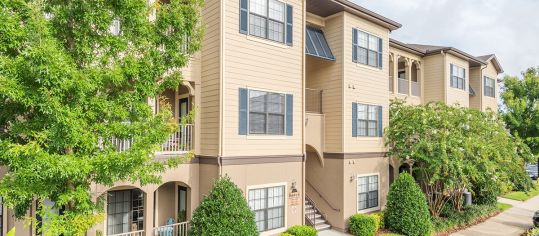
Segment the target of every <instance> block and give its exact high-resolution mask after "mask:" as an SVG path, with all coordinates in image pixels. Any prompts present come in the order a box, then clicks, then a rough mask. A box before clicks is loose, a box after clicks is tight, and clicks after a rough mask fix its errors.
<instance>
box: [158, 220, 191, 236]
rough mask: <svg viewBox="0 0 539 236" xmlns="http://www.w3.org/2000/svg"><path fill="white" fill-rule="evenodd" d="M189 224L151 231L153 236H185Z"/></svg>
mask: <svg viewBox="0 0 539 236" xmlns="http://www.w3.org/2000/svg"><path fill="white" fill-rule="evenodd" d="M187 231H189V222H182V223H176V224H171V225H165V226H160V227H156V228H154V229H153V235H154V236H187Z"/></svg>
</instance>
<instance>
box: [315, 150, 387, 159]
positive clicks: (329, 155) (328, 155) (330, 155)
mask: <svg viewBox="0 0 539 236" xmlns="http://www.w3.org/2000/svg"><path fill="white" fill-rule="evenodd" d="M385 156H386V152H347V153H342V152H324V158H325V159H359V158H373V157H385Z"/></svg>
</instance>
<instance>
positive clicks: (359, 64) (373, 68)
mask: <svg viewBox="0 0 539 236" xmlns="http://www.w3.org/2000/svg"><path fill="white" fill-rule="evenodd" d="M353 28H354V29H356V30H358V31H360V32H363V33H366V34H369V35H372V36H374V37H377V38H379V39H382V43H383V42H384V40H383V39H384V38H383V37H382V36H380V35H379V34H376V33H373V32H371V31H368V30H364V29H361V28H359V27H353ZM352 34H353V33H352ZM351 39H352V40H354V35H352V38H351ZM358 40H359V39H358ZM368 43H369V42H368V41H367V44H368ZM353 44H354V42H353V41H352V45H353ZM384 49H385V47H384V45H382V62H383V61H384V59H383V57H384V55H385V54H384V52H385V50H384ZM350 56H352V55H350ZM367 60H368V59H367ZM353 63H354V64H356V67H360V68H364V69H369V70H373V71H383V70H384V67H385V66H384V64H385V63H382V66H381V67H380V66H377V67H374V66H369V65H368V62H367V64H361V63H359V51H358V61H357V62H353ZM376 63H378V62H376Z"/></svg>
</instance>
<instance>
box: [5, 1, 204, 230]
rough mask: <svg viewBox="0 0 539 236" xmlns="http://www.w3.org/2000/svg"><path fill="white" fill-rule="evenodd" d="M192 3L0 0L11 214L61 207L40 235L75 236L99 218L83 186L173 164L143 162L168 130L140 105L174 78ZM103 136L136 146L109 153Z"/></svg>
mask: <svg viewBox="0 0 539 236" xmlns="http://www.w3.org/2000/svg"><path fill="white" fill-rule="evenodd" d="M164 2H167V3H166V4H165V3H164ZM202 4H203V1H202V0H181V1H180V0H171V1H162V2H161V1H155V2H154V3H152V4H148V1H147V0H113V1H102V0H74V1H62V0H48V1H33V0H0V21H1V22H2V24H0V111H2V112H0V165H2V166H6V167H7V168H8V173H7V175H6V176H4V177H3V178H2V179H1V180H0V195H1V196H2V197H3V198H4V203H5V204H6V205H7V206H8V207H12V208H14V209H15V211H16V216H17V217H23V216H24V214H25V213H26V212H27V210H28V209H29V208H30V207H31V203H32V201H33V200H35V199H37V200H38V202H40V204H41V202H42V200H43V199H50V200H51V201H54V202H55V204H56V205H55V208H60V207H65V211H64V214H63V215H61V216H58V215H55V216H51V217H47V222H46V224H45V225H44V226H43V227H44V229H46V232H47V234H50V235H60V234H64V235H83V234H84V232H85V231H86V230H87V229H88V228H89V227H91V226H92V225H94V224H95V223H96V222H98V221H100V220H101V219H102V210H103V208H102V205H100V202H99V201H95V200H94V199H95V196H92V195H91V185H93V184H101V185H107V186H110V185H112V184H113V183H115V182H117V181H120V180H126V181H132V182H140V183H141V184H148V183H157V182H159V181H160V178H159V173H160V172H162V171H164V170H165V169H166V168H168V167H171V166H177V165H178V164H180V163H181V161H182V160H181V159H180V158H172V159H170V160H169V161H168V162H166V163H159V162H155V161H153V160H152V156H153V155H152V154H153V152H154V151H155V150H156V149H157V148H158V146H159V144H160V143H162V142H163V141H165V140H166V139H167V138H168V137H169V135H170V134H171V132H173V130H175V128H176V127H175V126H176V125H174V124H172V123H170V122H169V121H170V117H171V113H170V111H169V110H167V109H164V111H162V112H160V113H159V114H157V115H154V114H153V111H152V109H151V108H150V106H149V105H148V102H147V98H149V97H155V96H157V95H158V94H160V93H161V92H162V91H163V90H165V89H167V88H175V87H177V86H178V85H179V84H180V83H181V79H182V76H181V68H182V67H184V66H186V64H187V63H188V61H189V57H190V56H191V55H192V54H194V53H195V52H196V51H197V50H198V49H199V48H200V41H201V36H202V28H201V27H202V24H201V22H200V17H199V14H200V11H201V8H202ZM112 26H114V27H112ZM113 138H119V139H132V140H134V143H133V146H132V147H131V148H130V149H129V150H127V151H125V152H118V151H117V150H116V148H115V146H114V144H113V143H112V139H113ZM41 205H42V204H41ZM42 208H43V209H45V207H42ZM49 210H50V209H49ZM46 212H47V210H43V212H41V213H43V214H46Z"/></svg>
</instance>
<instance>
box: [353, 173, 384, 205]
mask: <svg viewBox="0 0 539 236" xmlns="http://www.w3.org/2000/svg"><path fill="white" fill-rule="evenodd" d="M375 175H376V176H378V206H377V207H373V208H367V209H363V210H359V199H358V195H359V189H358V188H357V181H358V179H359V178H361V177H367V176H375ZM380 182H381V181H380V172H377V173H369V174H358V175H356V182H355V186H356V212H357V213H369V212H375V211H380V209H382V207H381V206H380V199H381V196H380Z"/></svg>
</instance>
